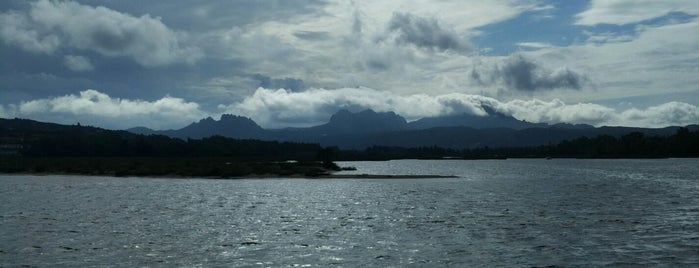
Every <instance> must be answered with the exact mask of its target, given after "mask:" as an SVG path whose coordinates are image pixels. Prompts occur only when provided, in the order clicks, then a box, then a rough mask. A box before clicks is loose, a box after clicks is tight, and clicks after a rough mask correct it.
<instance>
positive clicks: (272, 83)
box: [252, 74, 306, 91]
mask: <svg viewBox="0 0 699 268" xmlns="http://www.w3.org/2000/svg"><path fill="white" fill-rule="evenodd" d="M252 79H254V80H256V81H258V82H259V85H257V86H258V87H263V88H284V89H288V90H291V91H299V90H302V89H305V88H306V85H305V84H304V83H303V80H301V79H296V78H291V77H285V78H283V79H278V78H271V77H269V76H266V75H261V74H254V75H252Z"/></svg>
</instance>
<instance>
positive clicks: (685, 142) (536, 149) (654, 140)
mask: <svg viewBox="0 0 699 268" xmlns="http://www.w3.org/2000/svg"><path fill="white" fill-rule="evenodd" d="M337 155H338V156H337V158H338V159H341V160H388V159H443V158H456V159H502V158H546V157H557V158H667V157H699V131H694V132H692V131H689V130H688V129H687V128H679V129H678V130H677V132H676V133H675V134H673V135H670V136H646V135H644V134H643V133H641V132H631V133H629V134H626V135H623V136H620V137H614V136H611V135H599V136H596V137H592V138H589V137H580V138H576V139H572V140H564V141H562V142H560V143H558V144H549V145H543V146H530V147H507V148H490V147H482V148H472V149H461V150H460V149H449V148H441V147H436V146H435V147H416V148H405V147H386V146H373V147H369V148H367V149H364V150H345V151H340V150H338V152H337Z"/></svg>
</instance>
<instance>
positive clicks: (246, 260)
mask: <svg viewBox="0 0 699 268" xmlns="http://www.w3.org/2000/svg"><path fill="white" fill-rule="evenodd" d="M696 162H697V161H696V159H670V160H559V159H555V160H551V161H546V160H494V161H458V160H450V161H418V160H403V161H391V162H353V163H341V165H343V166H348V165H351V166H356V167H357V168H358V170H357V171H355V172H356V173H360V174H361V173H374V174H436V175H457V176H459V177H460V178H459V179H429V180H420V179H405V180H395V179H389V180H380V179H254V180H253V179H245V180H205V179H142V178H106V177H81V176H29V175H17V176H5V175H3V176H0V183H2V185H3V187H2V189H0V201H1V202H0V237H1V238H0V239H1V240H2V243H0V260H1V261H0V266H18V265H37V266H54V265H63V266H79V265H85V264H93V265H97V264H116V265H119V266H143V265H146V266H151V265H158V266H161V265H162V266H196V265H205V266H217V265H226V266H227V265H233V266H247V265H251V266H298V267H304V266H309V265H313V266H315V265H320V266H328V265H342V266H388V265H395V266H406V265H416V266H433V265H437V266H464V265H466V266H474V265H475V266H492V265H501V266H547V265H562V266H604V265H622V264H627V265H658V264H665V265H670V266H674V265H690V264H698V263H699V232H698V231H697V230H699V191H698V190H699V178H697V175H696V174H699V170H698V169H699V168H698V167H697V165H696Z"/></svg>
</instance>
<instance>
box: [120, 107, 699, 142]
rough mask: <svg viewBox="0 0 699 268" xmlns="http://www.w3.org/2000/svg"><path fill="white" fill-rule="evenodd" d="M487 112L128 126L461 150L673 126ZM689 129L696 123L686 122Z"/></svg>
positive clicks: (184, 133) (173, 133)
mask: <svg viewBox="0 0 699 268" xmlns="http://www.w3.org/2000/svg"><path fill="white" fill-rule="evenodd" d="M486 112H487V115H485V116H478V115H470V114H456V115H447V116H440V117H431V118H423V119H419V120H416V121H413V122H407V121H406V119H405V118H403V117H402V116H400V115H398V114H396V113H394V112H376V111H373V110H363V111H360V112H354V113H353V112H351V111H348V110H344V109H343V110H339V111H338V112H337V113H335V114H333V115H332V116H331V117H330V118H329V120H328V122H327V123H325V124H321V125H317V126H313V127H307V128H286V129H264V128H262V127H260V126H259V125H258V124H257V123H255V122H254V121H253V120H252V119H250V118H247V117H243V116H236V115H228V114H226V115H222V116H221V119H220V120H214V119H213V118H211V117H208V118H205V119H202V120H200V121H199V122H195V123H192V124H190V125H188V126H186V127H184V128H181V129H177V130H165V131H155V130H151V129H148V128H143V127H137V128H132V129H128V131H130V132H134V133H138V134H147V135H150V134H161V135H167V136H170V137H177V138H183V139H186V138H195V139H197V138H204V137H210V136H214V135H220V136H225V137H231V138H238V139H259V140H275V141H293V142H310V143H319V144H320V145H322V146H338V147H340V148H344V149H363V148H367V147H371V146H400V147H430V146H439V147H444V148H454V149H465V148H479V147H485V146H487V147H491V148H497V147H521V146H538V145H547V144H552V143H558V142H561V141H563V140H569V139H575V138H579V137H595V136H598V135H611V136H614V137H619V136H622V135H625V134H628V133H631V132H640V133H643V134H645V135H649V136H655V135H659V136H667V135H672V134H674V133H675V132H676V130H677V129H678V127H667V128H659V129H652V128H631V127H600V128H595V127H593V126H590V125H585V124H577V125H575V124H566V123H559V124H555V125H548V124H544V123H530V122H526V121H522V120H518V119H516V118H514V117H511V116H508V115H505V114H502V113H498V112H496V111H494V110H493V109H486ZM688 128H689V129H690V130H694V129H698V128H699V127H697V125H691V126H688Z"/></svg>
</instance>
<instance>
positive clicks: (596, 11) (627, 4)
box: [576, 0, 699, 25]
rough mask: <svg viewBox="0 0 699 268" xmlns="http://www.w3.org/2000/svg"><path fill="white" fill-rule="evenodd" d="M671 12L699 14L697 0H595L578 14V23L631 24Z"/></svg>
mask: <svg viewBox="0 0 699 268" xmlns="http://www.w3.org/2000/svg"><path fill="white" fill-rule="evenodd" d="M671 12H685V13H688V14H693V15H697V14H699V5H697V1H696V0H671V1H657V0H593V1H592V3H591V4H590V7H589V8H588V9H587V10H585V11H583V12H582V13H580V14H578V15H576V18H577V21H576V24H579V25H596V24H602V23H607V24H619V25H621V24H629V23H634V22H641V21H644V20H648V19H653V18H657V17H661V16H664V15H667V14H668V13H671Z"/></svg>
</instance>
